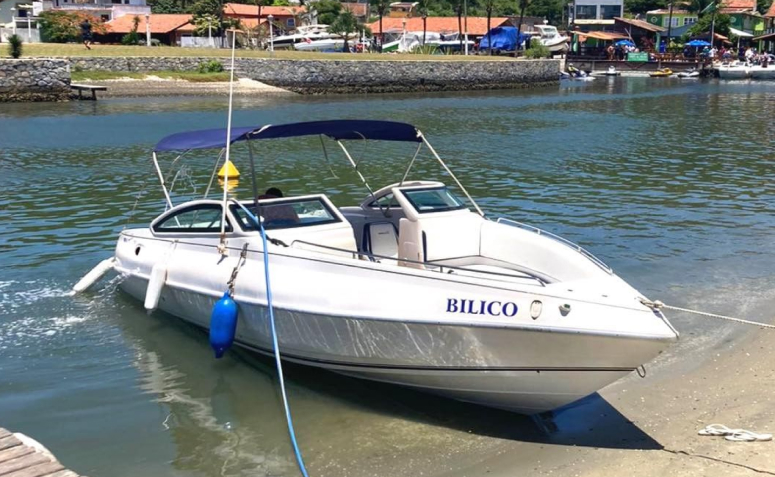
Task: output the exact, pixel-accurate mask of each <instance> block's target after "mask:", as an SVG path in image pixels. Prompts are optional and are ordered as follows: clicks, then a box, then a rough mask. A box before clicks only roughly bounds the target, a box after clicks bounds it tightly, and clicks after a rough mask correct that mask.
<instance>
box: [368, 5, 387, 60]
mask: <svg viewBox="0 0 775 477" xmlns="http://www.w3.org/2000/svg"><path fill="white" fill-rule="evenodd" d="M369 3H370V4H371V6H372V8H374V11H376V12H377V15H378V16H379V45H380V46H379V51H380V52H382V42H383V41H384V39H385V37H384V36H383V35H382V17H384V16H385V15H387V12H388V10H390V0H370V1H369Z"/></svg>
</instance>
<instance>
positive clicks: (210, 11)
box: [191, 0, 224, 37]
mask: <svg viewBox="0 0 775 477" xmlns="http://www.w3.org/2000/svg"><path fill="white" fill-rule="evenodd" d="M191 13H193V22H192V23H194V25H196V26H197V31H200V29H201V28H204V27H205V25H206V28H207V29H206V30H201V31H207V32H208V34H209V33H210V31H211V29H212V30H213V32H214V35H215V36H218V37H219V36H221V31H222V30H223V26H224V25H223V2H221V1H220V0H197V2H196V3H194V5H193V6H192V7H191Z"/></svg>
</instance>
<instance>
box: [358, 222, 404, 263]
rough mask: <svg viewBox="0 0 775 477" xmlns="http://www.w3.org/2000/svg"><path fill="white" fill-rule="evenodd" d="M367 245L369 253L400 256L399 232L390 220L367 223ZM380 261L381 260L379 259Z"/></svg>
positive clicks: (392, 256) (391, 256) (393, 256)
mask: <svg viewBox="0 0 775 477" xmlns="http://www.w3.org/2000/svg"><path fill="white" fill-rule="evenodd" d="M364 235H365V237H366V244H365V245H366V246H365V247H364V248H365V249H366V251H367V252H368V253H372V254H374V255H379V256H382V257H390V258H398V234H397V233H396V227H395V225H393V224H392V223H390V222H372V223H370V224H366V233H365V234H364ZM377 261H379V260H377Z"/></svg>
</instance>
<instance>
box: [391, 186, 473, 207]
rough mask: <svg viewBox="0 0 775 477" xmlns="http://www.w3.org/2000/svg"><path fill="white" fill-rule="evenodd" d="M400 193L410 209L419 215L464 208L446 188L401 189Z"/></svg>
mask: <svg viewBox="0 0 775 477" xmlns="http://www.w3.org/2000/svg"><path fill="white" fill-rule="evenodd" d="M401 193H402V194H404V196H406V198H407V199H408V200H409V202H410V203H411V204H412V207H414V209H415V210H416V211H417V212H419V213H421V214H427V213H430V212H447V211H450V210H460V209H465V207H466V206H465V205H463V203H462V202H460V200H458V199H457V197H455V196H454V195H452V193H451V192H450V191H449V190H448V189H447V188H446V187H433V188H426V189H401Z"/></svg>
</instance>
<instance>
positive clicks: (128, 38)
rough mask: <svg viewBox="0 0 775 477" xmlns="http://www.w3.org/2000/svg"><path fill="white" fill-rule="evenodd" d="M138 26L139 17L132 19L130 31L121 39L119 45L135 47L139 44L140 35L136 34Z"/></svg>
mask: <svg viewBox="0 0 775 477" xmlns="http://www.w3.org/2000/svg"><path fill="white" fill-rule="evenodd" d="M139 25H140V17H138V16H137V15H135V16H134V18H132V29H131V30H130V31H129V33H127V34H126V35H124V36H123V37H121V44H122V45H137V44H139V43H140V35H138V34H137V28H138V27H139Z"/></svg>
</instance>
